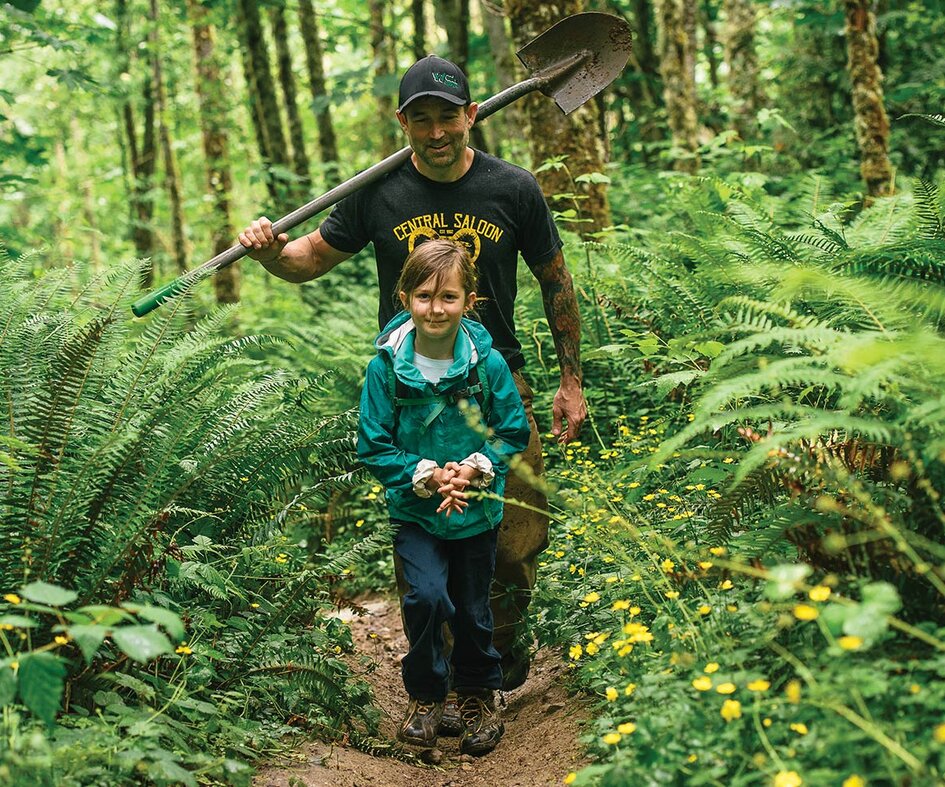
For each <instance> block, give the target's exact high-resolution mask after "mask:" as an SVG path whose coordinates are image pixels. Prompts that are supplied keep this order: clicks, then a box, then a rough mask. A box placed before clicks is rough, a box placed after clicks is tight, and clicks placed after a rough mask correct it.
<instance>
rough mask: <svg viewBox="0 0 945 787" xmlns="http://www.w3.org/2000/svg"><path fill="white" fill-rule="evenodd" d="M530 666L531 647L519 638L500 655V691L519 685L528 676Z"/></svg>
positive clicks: (509, 689) (510, 689) (515, 687)
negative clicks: (506, 651) (507, 650)
mask: <svg viewBox="0 0 945 787" xmlns="http://www.w3.org/2000/svg"><path fill="white" fill-rule="evenodd" d="M530 666H531V649H530V648H529V647H528V643H527V642H525V640H519V641H518V642H516V643H515V644H514V645H512V647H511V648H510V649H509V652H508V653H506V654H505V655H504V656H503V657H502V691H512V690H513V689H517V688H518V687H519V686H521V685H522V684H523V683H524V682H525V679H526V678H527V677H528V669H529V667H530Z"/></svg>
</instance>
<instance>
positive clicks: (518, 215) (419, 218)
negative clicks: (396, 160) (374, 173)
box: [321, 150, 561, 369]
mask: <svg viewBox="0 0 945 787" xmlns="http://www.w3.org/2000/svg"><path fill="white" fill-rule="evenodd" d="M321 233H322V237H323V238H324V239H325V241H326V242H327V243H328V244H329V245H331V246H333V247H334V248H336V249H338V250H339V251H344V252H349V253H355V252H358V251H360V250H361V249H363V248H364V247H365V246H366V245H367V244H368V243H373V244H374V257H375V261H376V263H377V277H378V286H379V289H380V301H379V303H378V323H379V326H380V327H381V328H383V327H384V326H385V325H386V324H387V323H388V322H389V321H390V319H391V317H393V316H394V314H395V313H396V311H397V310H399V308H400V307H399V301H396V300H395V296H396V293H395V292H394V287H395V286H396V284H397V279H398V277H399V276H400V270H401V268H402V267H403V263H404V260H405V259H406V257H407V255H408V254H409V253H410V252H411V251H413V249H414V248H415V247H416V245H417V244H418V243H422V242H423V241H424V240H429V239H431V238H451V239H453V240H455V241H457V242H459V243H462V244H463V245H464V246H465V247H466V249H467V250H468V251H469V255H470V257H471V258H472V260H473V262H474V263H475V265H476V268H477V271H478V273H479V287H478V290H477V294H478V295H479V296H480V302H479V303H477V306H476V312H477V314H478V317H479V319H480V321H481V322H482V324H483V325H484V326H485V327H486V329H487V330H488V331H489V333H490V334H491V335H492V340H493V345H494V346H495V348H496V349H497V350H499V352H501V353H502V354H503V356H504V357H505V359H506V360H507V361H508V362H509V366H511V367H512V368H513V369H517V368H519V367H520V366H521V365H522V363H523V360H522V356H521V344H519V342H518V340H517V339H516V338H515V322H514V314H513V311H514V303H515V295H516V289H517V283H516V269H517V265H518V255H519V253H521V255H522V258H523V259H524V260H525V263H526V264H527V265H529V266H535V265H541V264H543V263H545V262H547V261H548V260H550V259H551V258H552V257H553V256H554V255H555V254H556V253H557V252H558V249H559V248H560V247H561V239H560V237H559V235H558V230H557V228H556V227H555V225H554V221H553V220H552V218H551V212H550V211H549V210H548V205H547V203H546V202H545V199H544V197H543V196H542V193H541V189H540V188H539V187H538V183H537V181H536V180H535V178H534V176H533V175H532V174H531V173H529V172H527V171H526V170H524V169H521V168H520V167H516V166H514V165H512V164H509V163H507V162H505V161H502V160H501V159H498V158H496V157H495V156H490V155H488V154H486V153H482V152H481V151H478V150H477V151H475V156H474V158H473V163H472V166H471V167H470V168H469V170H468V171H467V172H466V174H465V175H463V177H461V178H460V179H459V180H456V181H453V182H452V183H438V182H436V181H432V180H429V179H428V178H425V177H424V176H423V175H421V174H420V173H419V172H417V169H416V167H414V165H413V163H412V162H411V161H409V160H408V161H407V162H405V163H404V164H403V165H402V166H401V167H399V168H398V169H396V170H394V171H393V172H392V173H390V174H389V175H387V176H386V177H384V178H382V179H381V180H380V181H378V182H376V183H373V184H371V185H369V186H366V187H365V188H364V189H362V190H361V191H359V192H357V193H355V194H353V195H351V196H350V197H348V198H347V199H345V200H342V201H341V202H340V203H339V204H338V205H337V206H336V207H335V209H334V210H333V211H332V213H331V215H330V216H329V217H328V218H327V219H325V221H324V222H323V223H322V225H321Z"/></svg>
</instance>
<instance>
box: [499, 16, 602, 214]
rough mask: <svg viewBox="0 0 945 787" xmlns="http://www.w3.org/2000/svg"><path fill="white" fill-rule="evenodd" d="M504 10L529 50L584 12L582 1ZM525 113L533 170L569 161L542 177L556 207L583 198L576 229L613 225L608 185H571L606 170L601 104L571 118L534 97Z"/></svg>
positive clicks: (568, 205)
mask: <svg viewBox="0 0 945 787" xmlns="http://www.w3.org/2000/svg"><path fill="white" fill-rule="evenodd" d="M505 8H506V13H507V14H508V17H509V21H510V22H511V27H512V37H513V39H514V40H515V42H516V44H517V45H518V46H523V45H525V44H526V43H528V42H529V41H531V40H532V39H533V38H535V37H536V36H537V35H539V34H540V33H542V32H544V31H545V30H547V29H548V28H549V27H551V26H552V25H553V24H555V22H559V21H561V20H562V19H564V18H565V17H566V16H569V15H571V14H576V13H579V12H580V11H582V10H583V8H582V3H581V1H580V0H541V2H536V1H535V0H531V1H529V0H506V2H505ZM525 111H526V115H527V117H528V122H529V127H530V133H529V144H530V147H531V153H532V162H533V164H534V166H535V167H538V166H540V165H541V164H542V163H543V162H544V161H546V160H547V159H551V158H555V157H563V160H564V164H565V167H561V168H551V169H548V170H545V171H544V172H541V173H539V174H538V182H539V183H540V184H541V188H542V191H543V192H544V193H545V196H546V197H547V198H548V199H549V201H551V203H552V207H554V208H555V209H556V210H562V211H563V210H568V209H571V208H574V207H575V202H574V200H572V199H570V198H564V199H555V195H556V194H570V193H577V194H578V195H579V196H581V197H584V199H582V200H580V201H579V202H578V203H577V209H578V211H579V213H580V217H581V218H582V219H584V220H585V221H583V222H581V223H579V224H577V225H575V226H574V229H576V230H577V231H579V232H581V233H587V232H593V231H596V230H600V229H602V228H603V227H607V226H610V224H611V218H610V204H609V202H608V200H607V184H606V183H588V184H577V185H575V184H574V183H573V181H572V178H573V177H578V176H580V175H584V174H587V173H591V172H603V171H604V165H605V160H604V144H603V142H602V140H601V138H600V133H599V129H600V125H599V122H598V110H597V105H596V104H595V103H594V102H593V101H589V102H587V103H586V104H585V105H584V106H583V107H581V108H580V109H577V110H575V111H574V112H572V113H571V114H570V115H562V114H561V111H560V110H559V109H558V107H556V106H555V104H554V102H553V101H550V100H549V99H548V98H546V97H545V96H542V95H540V94H534V93H533V94H531V95H530V96H528V97H527V98H526V99H525Z"/></svg>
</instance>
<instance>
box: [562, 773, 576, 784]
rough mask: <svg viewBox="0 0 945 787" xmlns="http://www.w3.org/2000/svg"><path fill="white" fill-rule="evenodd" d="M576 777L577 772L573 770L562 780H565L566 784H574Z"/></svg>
mask: <svg viewBox="0 0 945 787" xmlns="http://www.w3.org/2000/svg"><path fill="white" fill-rule="evenodd" d="M576 778H577V774H576V773H575V772H574V771H571V773H569V774H568V775H567V776H565V777H564V778H563V779H562V780H561V781H563V782H564V783H565V784H573V783H574V780H575V779H576Z"/></svg>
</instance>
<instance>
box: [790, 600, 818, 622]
mask: <svg viewBox="0 0 945 787" xmlns="http://www.w3.org/2000/svg"><path fill="white" fill-rule="evenodd" d="M819 614H820V613H819V612H818V611H817V610H816V609H814V607H812V606H810V604H798V605H797V606H796V607H794V617H796V618H797V619H798V620H816V619H817V616H818V615H819Z"/></svg>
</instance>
